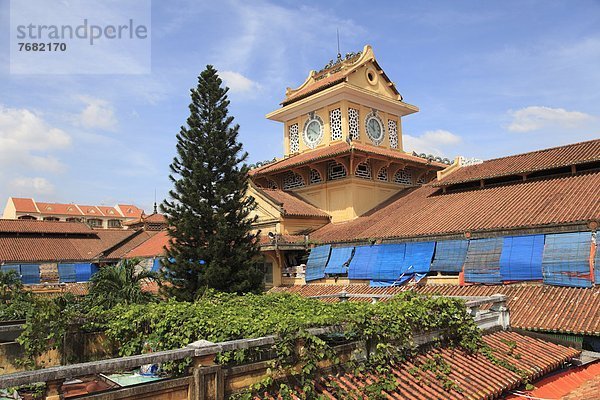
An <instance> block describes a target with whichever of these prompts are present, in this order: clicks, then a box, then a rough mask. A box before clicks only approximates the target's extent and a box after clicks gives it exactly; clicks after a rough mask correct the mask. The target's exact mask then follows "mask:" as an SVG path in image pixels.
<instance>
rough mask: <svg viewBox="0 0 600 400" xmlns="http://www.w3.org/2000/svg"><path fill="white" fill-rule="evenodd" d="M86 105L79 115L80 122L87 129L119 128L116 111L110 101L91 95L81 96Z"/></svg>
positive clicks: (112, 129)
mask: <svg viewBox="0 0 600 400" xmlns="http://www.w3.org/2000/svg"><path fill="white" fill-rule="evenodd" d="M79 99H80V100H81V101H82V102H84V103H85V104H86V107H85V108H84V109H83V111H81V113H80V114H79V115H78V123H79V124H80V125H81V126H83V127H84V128H87V129H103V130H107V131H114V130H115V129H116V128H117V124H118V121H117V118H116V117H115V111H114V108H113V106H112V104H110V103H109V102H108V101H106V100H102V99H97V98H94V97H90V96H79Z"/></svg>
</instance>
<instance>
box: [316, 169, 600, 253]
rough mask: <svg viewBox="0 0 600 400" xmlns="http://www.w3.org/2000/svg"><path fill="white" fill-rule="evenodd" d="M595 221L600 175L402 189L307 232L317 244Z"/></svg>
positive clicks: (599, 206)
mask: <svg viewBox="0 0 600 400" xmlns="http://www.w3.org/2000/svg"><path fill="white" fill-rule="evenodd" d="M595 220H600V172H597V173H589V174H582V175H575V176H568V177H561V178H555V179H544V180H531V181H525V182H520V183H515V184H510V185H502V186H495V187H486V188H483V189H476V190H469V191H462V192H453V193H446V194H441V193H440V189H437V188H435V187H433V186H431V185H424V186H422V187H420V188H410V189H405V190H403V191H401V192H400V193H398V194H397V195H395V196H392V198H390V199H389V200H388V201H386V202H384V203H383V204H382V205H381V206H379V207H377V208H376V209H374V210H372V211H370V212H368V213H367V214H365V215H363V216H361V217H359V218H357V219H355V220H352V221H349V222H345V223H336V224H328V225H325V226H324V227H323V228H320V229H318V230H317V231H315V232H313V233H312V234H311V239H313V240H316V241H321V242H343V241H352V240H361V239H362V240H365V239H369V238H391V237H398V238H400V237H416V236H432V235H441V234H452V233H463V232H467V231H486V230H498V229H511V228H523V227H535V226H542V225H554V224H565V223H576V222H588V221H595Z"/></svg>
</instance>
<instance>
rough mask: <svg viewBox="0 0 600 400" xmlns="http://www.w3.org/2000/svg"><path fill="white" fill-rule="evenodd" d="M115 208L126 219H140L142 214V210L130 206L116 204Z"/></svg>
mask: <svg viewBox="0 0 600 400" xmlns="http://www.w3.org/2000/svg"><path fill="white" fill-rule="evenodd" d="M117 208H118V209H119V210H121V213H123V216H124V217H127V218H140V217H141V216H142V214H143V213H144V210H142V209H141V208H138V207H136V206H134V205H132V204H118V205H117Z"/></svg>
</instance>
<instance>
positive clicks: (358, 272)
mask: <svg viewBox="0 0 600 400" xmlns="http://www.w3.org/2000/svg"><path fill="white" fill-rule="evenodd" d="M380 247H381V246H358V247H356V248H355V249H354V256H353V257H352V260H351V261H350V267H349V268H348V278H349V279H371V271H372V270H373V269H374V268H375V262H376V261H377V253H379V248H380Z"/></svg>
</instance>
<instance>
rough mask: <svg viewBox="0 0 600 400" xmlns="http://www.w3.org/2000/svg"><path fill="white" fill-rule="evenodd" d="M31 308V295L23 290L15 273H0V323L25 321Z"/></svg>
mask: <svg viewBox="0 0 600 400" xmlns="http://www.w3.org/2000/svg"><path fill="white" fill-rule="evenodd" d="M32 306H33V295H32V294H31V292H28V291H26V290H24V288H23V283H22V282H21V279H20V277H19V274H17V273H16V272H15V271H8V272H3V271H0V321H12V320H19V319H25V317H26V315H27V311H28V310H29V309H30V308H31V307H32Z"/></svg>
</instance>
